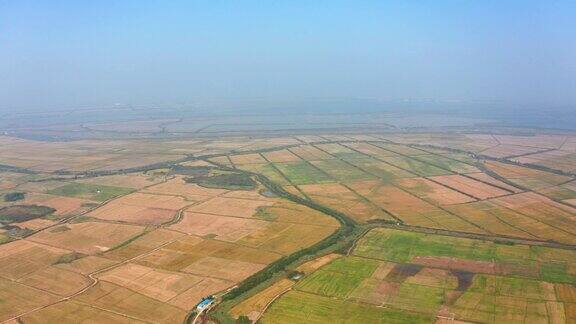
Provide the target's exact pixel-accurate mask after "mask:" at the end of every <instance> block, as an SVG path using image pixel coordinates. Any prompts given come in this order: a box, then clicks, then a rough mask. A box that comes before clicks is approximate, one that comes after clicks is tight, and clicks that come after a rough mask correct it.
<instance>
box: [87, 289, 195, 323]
mask: <svg viewBox="0 0 576 324" xmlns="http://www.w3.org/2000/svg"><path fill="white" fill-rule="evenodd" d="M76 299H77V300H78V301H80V302H83V303H88V304H89V305H94V306H95V307H98V308H101V309H104V310H107V311H110V312H115V313H120V314H126V315H127V316H130V317H132V318H136V319H138V320H141V321H145V322H156V323H181V322H183V321H184V318H185V317H186V311H185V310H183V309H180V308H178V307H176V306H172V305H169V304H167V303H163V302H160V301H158V300H155V299H153V298H150V297H147V296H144V295H142V294H139V293H136V292H134V291H132V290H129V289H126V288H123V287H121V286H118V285H115V284H112V283H109V282H100V283H98V284H97V285H96V286H94V287H92V288H90V289H88V290H87V291H86V292H85V293H83V294H82V295H80V296H78V297H77V298H76ZM151 309H153V310H154V311H153V312H151V311H150V310H151Z"/></svg>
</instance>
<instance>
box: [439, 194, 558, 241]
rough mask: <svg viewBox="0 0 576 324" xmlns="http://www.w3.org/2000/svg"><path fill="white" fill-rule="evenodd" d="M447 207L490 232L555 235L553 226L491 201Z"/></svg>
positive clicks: (518, 235) (550, 237)
mask: <svg viewBox="0 0 576 324" xmlns="http://www.w3.org/2000/svg"><path fill="white" fill-rule="evenodd" d="M447 208H448V209H449V210H450V211H451V212H453V213H454V214H457V215H459V216H461V217H462V218H465V219H467V220H469V221H470V222H473V223H474V224H478V225H479V226H481V227H482V228H484V229H485V230H486V231H489V232H490V233H494V234H498V235H505V236H516V237H523V238H528V239H552V238H554V237H557V236H556V232H557V231H556V230H555V229H554V228H553V227H550V226H548V225H546V224H544V223H542V222H538V221H535V220H534V219H532V218H529V217H526V216H524V215H522V214H520V213H517V212H515V211H514V210H513V209H507V208H503V207H501V206H498V205H496V204H494V203H492V202H488V201H483V202H477V203H472V204H465V205H457V206H450V207H447Z"/></svg>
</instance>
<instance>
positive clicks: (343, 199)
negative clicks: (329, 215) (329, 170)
mask: <svg viewBox="0 0 576 324" xmlns="http://www.w3.org/2000/svg"><path fill="white" fill-rule="evenodd" d="M300 188H301V189H302V190H303V191H304V192H305V193H306V194H308V195H309V196H310V197H311V198H312V199H313V200H314V201H317V202H319V203H321V204H323V205H325V206H328V207H330V208H332V209H335V210H338V211H340V212H343V213H345V214H346V215H349V216H350V217H352V218H353V219H354V220H357V221H360V222H363V221H366V220H370V219H388V220H391V219H393V218H392V217H391V216H390V215H389V214H387V213H386V212H385V211H383V210H381V209H380V208H378V206H376V205H374V204H371V203H370V201H368V200H367V199H364V198H363V197H362V196H359V195H357V194H355V193H354V192H353V191H351V190H350V189H348V188H347V187H345V186H343V185H341V184H337V183H330V184H314V185H303V186H300Z"/></svg>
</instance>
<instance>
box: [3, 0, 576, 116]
mask: <svg viewBox="0 0 576 324" xmlns="http://www.w3.org/2000/svg"><path fill="white" fill-rule="evenodd" d="M218 98H226V99H227V100H234V98H239V100H240V99H241V98H265V99H266V100H269V101H274V100H279V101H280V100H286V99H291V98H298V99H302V98H370V99H376V100H392V101H394V100H398V101H402V100H415V101H418V100H432V101H436V102H451V103H454V102H456V103H458V102H500V103H505V104H510V105H516V106H518V105H532V106H539V105H541V106H543V107H544V106H562V107H568V108H566V109H574V110H576V1H553V0H551V1H530V0H524V1H514V0H510V1H502V0H495V1H492V0H484V1H473V0H468V1H467V0H453V1H444V0H434V1H425V0H421V1H381V0H379V1H363V0H352V1H339V0H328V1H322V0H317V1H294V0H286V1H284V0H274V1H264V0H262V1H243V0H230V1H220V0H210V1H177V0H174V1H160V0H158V1H152V0H122V1H116V0H115V1H112V0H110V1H107V0H99V1H63V0H51V1H45V0H42V1H28V0H18V1H14V0H0V110H5V111H17V110H20V109H35V110H43V109H45V110H51V109H59V108H74V107H91V106H110V105H114V104H134V105H146V104H157V103H168V104H170V103H176V102H178V103H182V102H183V103H187V102H196V103H202V102H203V100H213V99H218Z"/></svg>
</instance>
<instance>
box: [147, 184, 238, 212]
mask: <svg viewBox="0 0 576 324" xmlns="http://www.w3.org/2000/svg"><path fill="white" fill-rule="evenodd" d="M225 192H227V190H225V189H217V188H205V187H201V186H199V185H197V184H193V183H187V182H186V181H185V180H184V178H182V177H177V178H175V179H172V180H168V181H166V182H164V183H160V184H157V185H154V186H152V187H148V188H146V189H144V190H143V191H141V193H153V194H162V195H172V196H182V197H184V198H186V199H187V200H191V201H202V200H206V199H207V198H210V197H215V196H218V195H221V194H223V193H225ZM177 209H178V208H177Z"/></svg>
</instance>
